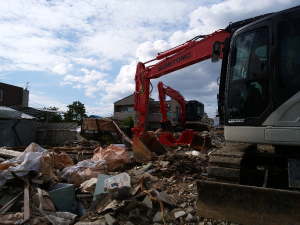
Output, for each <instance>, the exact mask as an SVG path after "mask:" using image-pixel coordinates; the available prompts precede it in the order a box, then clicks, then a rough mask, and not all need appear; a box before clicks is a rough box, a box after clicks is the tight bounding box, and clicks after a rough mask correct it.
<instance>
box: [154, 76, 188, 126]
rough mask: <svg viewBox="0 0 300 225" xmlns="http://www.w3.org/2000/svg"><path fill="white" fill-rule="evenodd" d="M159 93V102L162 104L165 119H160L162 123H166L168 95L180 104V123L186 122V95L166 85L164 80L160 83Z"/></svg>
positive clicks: (161, 108)
mask: <svg viewBox="0 0 300 225" xmlns="http://www.w3.org/2000/svg"><path fill="white" fill-rule="evenodd" d="M157 86H158V93H159V104H160V112H161V114H162V117H163V119H162V120H161V121H160V122H161V123H166V122H167V120H168V118H167V110H166V108H167V107H166V95H167V96H169V97H171V98H173V99H175V100H176V101H177V102H178V104H179V106H180V107H179V109H178V112H179V117H180V123H181V124H184V123H185V100H184V97H183V96H182V95H181V94H180V93H179V91H176V90H174V89H172V88H170V87H168V86H165V85H164V84H163V83H162V82H159V83H158V85H157Z"/></svg>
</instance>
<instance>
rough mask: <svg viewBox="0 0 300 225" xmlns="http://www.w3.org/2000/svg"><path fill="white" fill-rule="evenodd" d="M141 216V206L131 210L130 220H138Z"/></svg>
mask: <svg viewBox="0 0 300 225" xmlns="http://www.w3.org/2000/svg"><path fill="white" fill-rule="evenodd" d="M140 217H141V213H140V210H139V208H135V209H133V210H131V211H130V212H129V219H130V220H133V221H134V220H138V219H139V218H140Z"/></svg>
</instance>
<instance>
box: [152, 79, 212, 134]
mask: <svg viewBox="0 0 300 225" xmlns="http://www.w3.org/2000/svg"><path fill="white" fill-rule="evenodd" d="M157 86H158V93H159V103H160V111H161V114H162V117H163V119H162V120H161V121H160V123H161V127H162V130H163V131H167V132H170V133H174V131H176V132H182V131H184V130H186V129H193V130H194V131H199V132H200V131H210V130H211V123H210V122H207V121H206V120H205V119H204V117H205V113H204V105H203V104H202V103H201V102H198V101H196V100H193V101H185V99H184V97H183V96H182V95H181V94H180V92H179V91H176V90H174V89H173V88H171V87H169V86H166V85H164V84H163V83H162V82H159V83H158V85H157ZM166 95H167V96H169V97H171V98H173V99H175V100H176V101H177V102H178V105H179V107H177V109H176V116H175V118H173V119H172V121H170V120H168V117H167V106H166ZM206 117H207V116H206ZM206 117H205V118H206Z"/></svg>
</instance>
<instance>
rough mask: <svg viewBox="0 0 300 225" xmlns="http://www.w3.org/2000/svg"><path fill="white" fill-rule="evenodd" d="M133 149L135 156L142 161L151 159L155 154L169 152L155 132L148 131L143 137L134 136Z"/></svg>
mask: <svg viewBox="0 0 300 225" xmlns="http://www.w3.org/2000/svg"><path fill="white" fill-rule="evenodd" d="M132 150H133V155H134V158H135V159H136V160H137V161H138V162H140V163H143V162H147V161H149V160H151V159H152V157H153V156H155V155H163V154H165V153H167V150H166V149H165V147H164V146H162V144H161V143H160V142H159V141H158V140H157V138H156V136H155V134H154V133H153V132H148V133H147V134H145V135H143V136H142V137H134V138H133V146H132ZM154 153H155V154H154Z"/></svg>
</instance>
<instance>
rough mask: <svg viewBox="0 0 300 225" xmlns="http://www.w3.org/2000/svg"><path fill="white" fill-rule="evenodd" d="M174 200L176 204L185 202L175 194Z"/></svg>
mask: <svg viewBox="0 0 300 225" xmlns="http://www.w3.org/2000/svg"><path fill="white" fill-rule="evenodd" d="M172 199H173V201H174V203H175V204H180V203H182V202H183V201H182V198H181V196H180V195H179V194H178V193H174V194H173V196H172Z"/></svg>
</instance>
